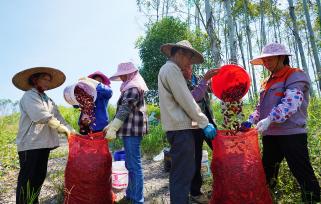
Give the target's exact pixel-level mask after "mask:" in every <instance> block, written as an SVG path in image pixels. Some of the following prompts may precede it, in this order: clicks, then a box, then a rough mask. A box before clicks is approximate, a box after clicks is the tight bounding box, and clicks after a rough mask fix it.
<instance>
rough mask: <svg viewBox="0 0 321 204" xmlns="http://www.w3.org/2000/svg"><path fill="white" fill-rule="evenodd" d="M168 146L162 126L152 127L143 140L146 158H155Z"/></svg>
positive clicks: (143, 150)
mask: <svg viewBox="0 0 321 204" xmlns="http://www.w3.org/2000/svg"><path fill="white" fill-rule="evenodd" d="M166 146H168V143H167V140H166V137H165V132H164V131H163V130H162V127H161V125H160V124H159V125H156V126H150V128H149V133H148V134H147V135H145V136H144V137H143V140H142V152H143V154H144V155H145V156H146V157H152V156H155V155H156V154H158V153H159V152H160V151H161V150H162V149H163V148H164V147H166Z"/></svg>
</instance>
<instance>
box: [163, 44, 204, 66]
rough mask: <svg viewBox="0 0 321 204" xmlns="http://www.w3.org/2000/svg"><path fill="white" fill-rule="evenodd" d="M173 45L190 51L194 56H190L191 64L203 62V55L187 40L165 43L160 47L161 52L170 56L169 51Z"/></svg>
mask: <svg viewBox="0 0 321 204" xmlns="http://www.w3.org/2000/svg"><path fill="white" fill-rule="evenodd" d="M173 47H180V48H183V49H186V50H189V51H191V52H192V53H193V54H194V56H193V57H192V64H201V63H203V62H204V58H203V55H202V54H201V53H200V52H198V51H197V50H195V49H194V48H193V47H192V45H191V43H190V42H189V41H187V40H182V41H179V42H178V43H166V44H164V45H162V46H161V47H160V50H161V52H162V53H164V54H165V55H166V56H167V57H168V58H169V57H171V51H172V48H173Z"/></svg>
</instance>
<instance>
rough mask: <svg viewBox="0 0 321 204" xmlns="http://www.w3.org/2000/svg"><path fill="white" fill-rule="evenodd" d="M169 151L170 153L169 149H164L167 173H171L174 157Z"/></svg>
mask: <svg viewBox="0 0 321 204" xmlns="http://www.w3.org/2000/svg"><path fill="white" fill-rule="evenodd" d="M169 151H170V149H169V148H165V149H164V171H165V172H169V171H170V170H171V166H172V157H171V155H170V154H169Z"/></svg>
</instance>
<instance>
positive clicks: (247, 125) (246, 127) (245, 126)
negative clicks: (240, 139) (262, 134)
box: [240, 121, 252, 132]
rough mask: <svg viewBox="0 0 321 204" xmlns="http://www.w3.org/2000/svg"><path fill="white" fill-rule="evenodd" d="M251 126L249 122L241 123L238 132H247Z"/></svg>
mask: <svg viewBox="0 0 321 204" xmlns="http://www.w3.org/2000/svg"><path fill="white" fill-rule="evenodd" d="M251 126H252V123H251V122H249V121H245V122H242V123H241V127H240V130H241V131H242V132H246V131H248V130H249V129H250V128H251Z"/></svg>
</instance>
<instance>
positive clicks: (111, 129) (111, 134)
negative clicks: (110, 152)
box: [103, 118, 124, 140]
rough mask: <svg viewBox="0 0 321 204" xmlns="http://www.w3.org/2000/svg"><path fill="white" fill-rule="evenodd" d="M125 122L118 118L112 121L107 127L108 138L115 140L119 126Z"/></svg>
mask: <svg viewBox="0 0 321 204" xmlns="http://www.w3.org/2000/svg"><path fill="white" fill-rule="evenodd" d="M123 124H124V122H123V121H122V120H119V119H118V118H115V119H114V120H113V121H111V122H110V123H109V124H108V125H107V126H106V127H105V128H104V130H103V131H104V133H105V138H106V139H108V140H113V139H115V138H116V132H117V131H118V130H119V128H120V127H121V126H122V125H123Z"/></svg>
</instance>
